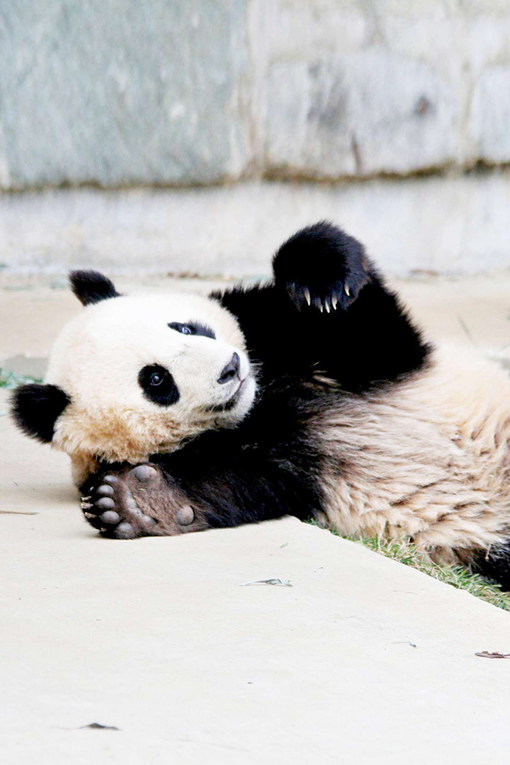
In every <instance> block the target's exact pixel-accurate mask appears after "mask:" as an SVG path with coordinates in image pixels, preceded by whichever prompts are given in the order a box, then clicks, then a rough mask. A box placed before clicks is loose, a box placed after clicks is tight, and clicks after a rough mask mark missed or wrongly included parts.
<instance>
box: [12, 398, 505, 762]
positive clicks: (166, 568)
mask: <svg viewBox="0 0 510 765" xmlns="http://www.w3.org/2000/svg"><path fill="white" fill-rule="evenodd" d="M1 398H2V399H3V398H4V396H3V394H2V397H1ZM1 408H2V409H4V403H3V402H2V404H1ZM0 458H1V459H2V465H5V466H6V467H7V470H3V471H2V478H1V497H2V499H1V501H0V510H1V512H0V524H1V526H2V529H1V534H0V577H1V581H2V599H1V602H0V621H1V623H2V647H3V650H2V655H1V658H0V674H1V676H2V701H3V709H4V714H3V715H2V722H1V723H0V736H1V738H2V756H3V759H4V760H5V762H13V763H14V762H15V763H16V765H25V763H26V764H27V765H28V764H29V763H33V762H34V761H36V760H40V759H41V758H42V759H43V760H44V761H45V762H51V763H52V765H60V764H61V763H62V765H64V764H65V765H67V763H69V762H73V763H74V762H76V763H84V764H85V763H88V762H91V761H92V760H93V761H94V762H97V763H99V764H100V765H102V763H119V765H120V763H122V764H123V765H125V763H139V762H140V763H141V762H151V763H155V764H156V765H159V763H161V765H163V764H165V765H166V763H168V762H179V763H183V764H185V765H186V764H188V763H190V764H191V763H193V764H198V763H203V762H207V763H221V765H229V764H230V763H232V765H244V764H245V763H246V765H260V763H262V762H263V763H281V762H294V763H297V764H300V763H302V764H303V765H305V764H308V763H310V762H321V763H332V765H333V763H335V764H336V763H338V762H340V761H342V762H343V761H345V762H359V763H365V762H366V763H370V762H375V761H377V762H381V763H388V764H389V763H407V762H409V759H410V758H411V759H412V761H413V762H416V763H427V762H430V761H431V760H434V761H438V762H439V761H440V762H459V761H462V762H466V763H474V762H480V761H484V762H486V761H489V760H490V761H491V762H494V763H504V762H507V758H508V747H509V746H510V731H509V726H508V720H507V715H506V708H507V699H508V686H509V682H510V661H491V660H488V659H483V658H479V657H477V656H475V653H476V652H479V651H484V650H487V651H501V652H508V651H510V615H509V614H507V613H505V612H503V611H499V610H497V609H496V608H494V607H492V606H489V605H487V604H485V603H482V602H481V601H478V600H476V599H475V598H473V597H472V596H470V595H468V594H467V593H465V592H460V591H457V590H454V589H453V588H451V587H449V586H447V585H443V584H440V583H438V582H437V581H435V580H432V579H429V578H428V577H426V576H425V575H423V574H420V573H418V572H416V571H414V570H412V569H409V568H406V567H404V566H401V565H400V564H398V563H395V562H394V561H390V560H388V559H385V558H382V557H381V556H378V555H377V554H375V553H372V552H370V551H368V550H366V549H364V548H362V547H360V546H358V545H356V544H354V543H350V542H345V541H343V540H341V539H338V538H336V537H333V536H332V535H330V534H329V533H328V532H326V531H322V530H319V529H317V528H313V527H311V526H307V525H304V524H301V523H299V522H298V521H296V520H294V519H284V520H282V521H278V522H272V523H266V524H261V525H259V526H249V527H244V528H239V529H234V530H220V531H211V532H206V533H202V534H191V535H189V536H185V537H180V538H166V539H164V538H161V539H157V538H155V539H142V540H136V541H135V542H118V541H108V540H102V539H100V538H98V537H97V536H95V535H94V534H93V532H92V530H89V529H88V528H87V527H86V526H85V525H84V523H83V521H82V520H81V517H80V512H79V510H78V508H77V505H76V502H75V499H74V496H73V492H72V491H71V489H70V485H69V482H68V476H67V469H66V465H65V460H64V458H63V457H62V456H61V455H55V454H54V453H52V452H51V450H50V449H48V448H46V449H45V448H43V447H41V446H38V445H37V444H33V443H31V442H30V441H28V440H27V439H23V438H22V437H21V436H19V435H18V434H17V433H14V432H13V429H12V428H11V426H10V425H9V424H8V423H7V422H6V418H5V417H0ZM27 466H29V467H27ZM22 513H31V514H30V515H26V514H22ZM270 577H283V578H285V579H288V580H290V581H291V583H292V587H281V586H267V585H258V586H241V585H243V584H245V583H247V582H251V581H253V580H259V579H267V578H270ZM91 723H100V724H103V725H108V726H115V727H116V728H118V730H97V729H92V728H90V727H87V726H89V725H90V724H91Z"/></svg>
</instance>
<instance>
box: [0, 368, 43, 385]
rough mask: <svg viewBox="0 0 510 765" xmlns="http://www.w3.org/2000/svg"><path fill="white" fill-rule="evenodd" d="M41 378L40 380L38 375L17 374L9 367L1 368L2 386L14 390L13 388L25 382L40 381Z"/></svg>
mask: <svg viewBox="0 0 510 765" xmlns="http://www.w3.org/2000/svg"><path fill="white" fill-rule="evenodd" d="M39 382H41V380H38V379H37V378H36V377H28V376H27V375H17V374H15V373H14V372H9V370H8V369H1V368H0V388H7V389H8V390H12V389H13V388H16V387H17V386H18V385H23V384H24V383H39Z"/></svg>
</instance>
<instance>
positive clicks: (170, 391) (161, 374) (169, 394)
mask: <svg viewBox="0 0 510 765" xmlns="http://www.w3.org/2000/svg"><path fill="white" fill-rule="evenodd" d="M138 384H139V385H140V387H141V389H142V390H143V394H144V396H145V398H146V399H148V400H149V401H152V402H153V403H155V404H159V405H160V406H170V404H176V403H177V401H179V398H180V393H179V389H178V387H177V385H176V384H175V381H174V378H173V377H172V375H171V374H170V372H169V371H168V369H165V367H162V366H160V364H149V365H147V366H145V367H143V368H142V369H140V371H139V373H138Z"/></svg>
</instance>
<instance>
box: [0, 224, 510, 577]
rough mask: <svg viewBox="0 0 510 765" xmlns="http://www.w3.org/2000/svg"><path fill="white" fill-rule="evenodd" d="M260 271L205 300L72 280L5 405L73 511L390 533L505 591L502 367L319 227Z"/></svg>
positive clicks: (508, 485)
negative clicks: (75, 489)
mask: <svg viewBox="0 0 510 765" xmlns="http://www.w3.org/2000/svg"><path fill="white" fill-rule="evenodd" d="M273 274H274V278H273V280H272V281H271V282H268V283H264V284H258V285H255V286H248V287H244V288H243V287H234V288H232V289H227V290H225V291H224V292H221V293H220V292H217V293H213V294H212V295H211V296H209V297H207V298H206V297H201V296H194V295H187V294H186V295H181V294H169V295H166V296H161V295H159V296H158V295H157V296H147V295H142V296H124V295H120V294H119V293H118V292H117V290H116V289H115V287H114V285H113V283H112V282H111V281H110V280H109V279H107V278H106V277H105V276H103V275H101V274H99V273H97V272H90V271H76V272H74V273H72V274H71V283H72V288H73V290H74V292H75V294H76V295H77V297H78V298H79V299H80V300H81V302H82V303H83V304H84V306H85V309H84V310H83V311H82V313H81V314H80V315H78V316H77V317H76V318H74V319H73V320H72V321H71V322H70V323H69V324H68V325H67V326H66V327H65V328H64V330H63V331H62V333H61V335H60V336H59V337H58V339H57V340H56V342H55V344H54V347H53V349H52V352H51V357H50V361H49V366H48V371H47V375H46V379H45V382H44V384H41V385H37V384H29V385H24V386H22V387H20V388H19V389H18V390H17V391H16V392H15V394H14V396H13V400H12V413H13V416H14V418H15V420H16V422H17V424H18V425H19V427H21V429H22V430H23V431H24V432H25V433H27V434H28V435H30V436H33V437H35V438H38V439H39V440H41V441H44V442H51V443H52V444H53V445H54V446H55V447H57V448H59V449H62V450H64V451H65V452H67V453H68V454H69V455H70V457H71V460H72V465H73V474H74V479H75V482H76V484H77V485H78V486H79V488H80V491H81V494H82V508H83V511H84V514H85V517H86V519H87V521H88V522H89V523H90V524H91V525H92V526H93V527H95V528H97V529H99V530H100V533H101V534H103V535H104V536H107V537H113V538H133V537H138V536H146V535H173V534H179V533H186V532H191V531H199V530H204V529H209V528H215V527H225V526H237V525H239V524H244V523H254V522H258V521H262V520H265V519H271V518H278V517H280V516H282V515H284V514H292V515H295V516H297V517H298V518H300V519H303V520H305V519H314V518H315V519H316V520H317V521H318V522H319V523H320V524H321V525H323V526H327V527H329V528H332V529H335V530H336V531H337V532H339V533H340V534H342V535H350V536H352V535H363V536H371V537H373V536H379V537H385V538H399V537H405V538H407V539H410V540H412V542H413V543H414V544H415V545H416V546H417V547H418V549H419V550H421V551H422V552H423V554H424V555H427V556H429V557H430V558H431V559H432V560H435V561H443V562H444V561H445V562H454V563H458V562H462V563H464V564H466V565H468V566H470V567H471V568H472V569H475V570H478V571H480V572H482V573H484V574H486V575H488V576H490V577H492V578H493V579H495V580H497V581H498V582H500V583H501V584H502V585H503V586H504V587H505V588H507V589H509V588H510V480H509V478H510V447H509V439H510V380H509V379H508V378H507V375H506V374H505V373H504V372H503V370H501V369H500V368H499V367H496V366H495V365H492V364H491V363H489V362H487V361H484V360H480V359H476V358H473V357H472V356H470V355H466V354H465V353H464V352H460V351H453V350H452V349H444V348H440V347H435V346H433V345H432V344H430V343H429V342H427V341H426V340H425V339H424V337H423V335H422V333H421V331H420V330H419V329H418V328H417V327H416V326H415V324H414V323H413V321H412V320H411V319H410V318H409V316H408V314H407V312H406V310H405V309H404V308H403V306H402V305H401V302H400V300H399V298H398V297H397V296H396V295H395V294H393V292H392V291H391V290H389V289H388V288H387V286H386V285H385V282H384V280H383V278H382V277H381V276H380V274H379V273H378V271H377V269H376V267H375V266H374V264H373V263H372V261H371V260H370V259H369V258H368V257H367V255H366V253H365V251H364V248H363V246H362V245H361V244H360V243H359V242H358V241H357V240H356V239H354V238H352V237H351V236H349V235H347V234H346V233H344V232H343V231H342V230H340V229H339V228H336V227H335V226H333V225H332V224H330V223H328V222H320V223H318V224H315V225H313V226H310V227H308V228H305V229H303V230H302V231H300V232H298V233H297V234H295V235H294V236H293V237H291V238H290V239H289V240H288V241H287V242H285V244H283V246H282V247H281V248H280V249H279V250H278V252H277V253H276V255H275V257H274V259H273Z"/></svg>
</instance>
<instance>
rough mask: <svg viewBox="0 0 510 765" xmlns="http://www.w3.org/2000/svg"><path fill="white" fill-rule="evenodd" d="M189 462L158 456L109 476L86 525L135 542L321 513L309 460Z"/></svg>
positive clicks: (92, 490)
mask: <svg viewBox="0 0 510 765" xmlns="http://www.w3.org/2000/svg"><path fill="white" fill-rule="evenodd" d="M183 451H185V450H183ZM190 456H191V455H190V454H189V453H188V456H187V457H185V458H184V459H183V458H182V456H181V455H179V454H177V455H175V454H174V455H159V456H157V455H155V456H154V457H153V460H154V461H153V463H151V464H147V465H139V466H136V467H132V466H126V467H123V468H121V469H119V470H111V469H106V470H105V471H103V472H102V473H101V474H99V475H97V476H95V477H94V480H93V481H91V482H89V484H88V486H87V497H86V498H85V501H84V502H83V503H82V510H83V512H84V516H85V519H86V520H87V521H88V523H89V524H90V525H92V526H93V527H94V528H96V529H98V530H99V531H100V532H101V533H102V534H103V535H104V536H108V537H113V538H118V539H132V538H134V537H139V536H156V535H157V536H161V535H165V536H174V535H177V534H182V533H189V532H191V531H202V530H204V529H207V528H220V527H231V526H239V525H242V524H246V523H257V522H259V521H263V520H270V519H274V518H280V517H281V516H283V515H286V514H291V515H295V516H297V517H298V518H301V519H306V518H309V517H312V516H313V515H314V513H315V511H316V510H317V509H318V508H319V507H320V504H321V498H320V492H319V490H318V482H316V480H315V478H314V474H315V473H317V471H318V463H317V462H316V458H315V457H314V456H313V455H312V454H311V452H310V454H309V455H301V456H299V457H297V456H296V458H295V459H292V457H291V458H290V459H288V460H285V461H283V462H281V461H279V460H274V459H271V458H269V457H268V455H266V456H265V457H263V456H261V455H260V454H259V453H256V454H255V453H251V454H247V453H245V452H243V451H241V452H238V453H237V455H234V454H233V453H229V454H228V455H227V456H226V459H225V458H223V459H221V458H220V459H219V460H217V461H216V463H214V462H213V460H212V459H209V460H208V461H207V462H202V461H200V462H199V463H198V464H197V463H196V462H195V461H194V460H190ZM317 474H318V473H317Z"/></svg>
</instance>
